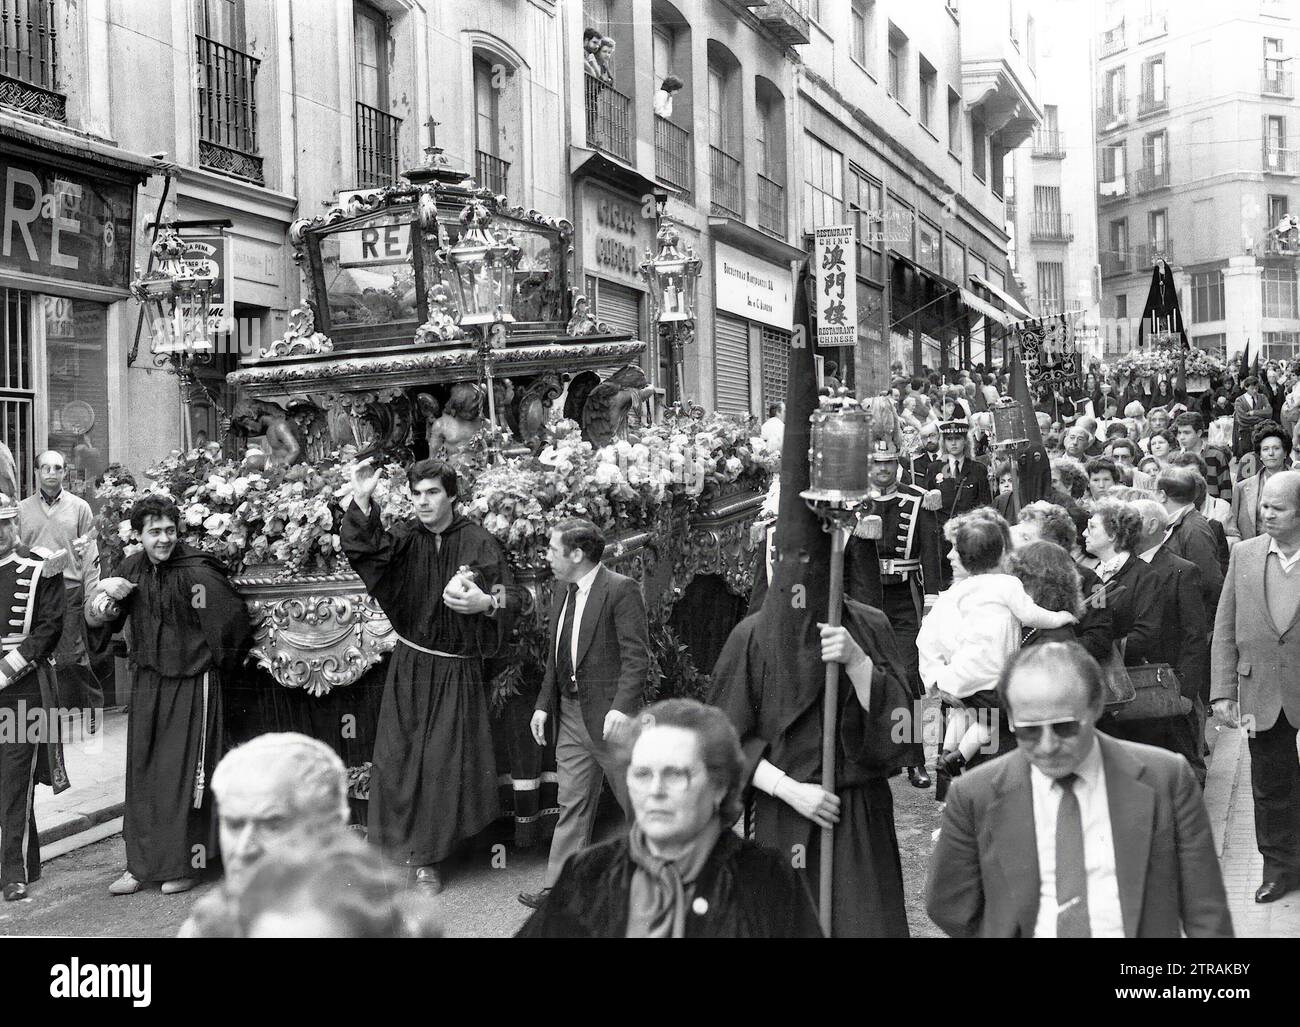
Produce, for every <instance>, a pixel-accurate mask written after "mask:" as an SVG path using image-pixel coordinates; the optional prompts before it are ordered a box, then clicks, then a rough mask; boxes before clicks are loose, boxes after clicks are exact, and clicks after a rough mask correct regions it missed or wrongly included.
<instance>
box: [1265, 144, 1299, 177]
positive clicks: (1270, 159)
mask: <svg viewBox="0 0 1300 1027" xmlns="http://www.w3.org/2000/svg"><path fill="white" fill-rule="evenodd" d="M1297 167H1300V162H1297V160H1296V151H1295V150H1286V149H1283V148H1281V147H1277V146H1270V145H1269V144H1268V143H1265V144H1264V171H1265V173H1266V174H1270V175H1294V174H1295V173H1296V169H1297Z"/></svg>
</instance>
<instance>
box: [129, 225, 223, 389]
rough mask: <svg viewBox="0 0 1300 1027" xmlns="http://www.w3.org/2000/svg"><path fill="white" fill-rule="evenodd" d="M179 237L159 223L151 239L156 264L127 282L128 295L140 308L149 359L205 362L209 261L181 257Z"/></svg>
mask: <svg viewBox="0 0 1300 1027" xmlns="http://www.w3.org/2000/svg"><path fill="white" fill-rule="evenodd" d="M184 249H185V244H184V241H183V240H182V239H181V237H180V236H179V235H178V234H177V233H176V231H175V229H171V228H165V229H163V230H162V231H160V232H159V235H158V238H157V239H156V240H154V244H153V256H154V259H155V260H156V261H157V262H158V263H157V266H156V267H155V268H154V269H153V270H151V271H149V272H148V273H147V274H139V273H137V276H136V278H135V280H134V281H132V282H131V294H132V295H133V296H135V298H136V299H137V300H139V301H140V303H141V305H142V306H143V307H144V313H145V318H146V319H147V320H148V322H149V335H150V338H151V339H152V340H153V342H152V344H151V347H150V348H151V350H152V352H153V354H154V362H155V363H156V364H159V365H160V366H161V365H164V364H167V363H175V362H177V361H182V362H184V361H191V360H197V361H199V362H205V361H207V360H210V359H211V357H212V349H213V343H212V328H211V324H210V317H211V313H212V289H213V285H214V284H215V282H216V273H217V272H216V267H215V265H213V263H212V262H211V261H209V260H194V261H190V260H185V259H184V258H183V254H184Z"/></svg>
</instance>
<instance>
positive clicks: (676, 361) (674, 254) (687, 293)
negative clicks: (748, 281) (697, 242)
mask: <svg viewBox="0 0 1300 1027" xmlns="http://www.w3.org/2000/svg"><path fill="white" fill-rule="evenodd" d="M667 205H668V196H667V195H666V194H664V193H658V194H656V196H655V210H656V214H657V217H658V220H659V230H658V232H657V233H656V236H655V242H656V243H657V245H658V246H659V252H658V253H655V254H652V253H651V252H650V251H649V250H647V251H646V254H645V260H643V261H642V262H641V277H642V278H644V279H645V282H646V286H647V287H648V290H649V294H650V313H651V320H652V321H653V323H654V325H655V332H656V338H657V339H658V340H659V343H660V344H663V343H664V342H666V343H667V345H668V346H669V350H670V355H671V357H672V361H671V362H672V366H673V369H674V374H675V375H676V378H677V380H676V382H675V390H676V396H677V402H678V404H679V405H680V406H681V407H682V409H684V410H685V409H689V408H690V404H689V403H687V402H686V347H687V346H688V345H690V342H691V340H692V339H693V338H694V337H695V291H696V286H697V285H698V283H699V278H700V272H701V270H702V268H703V262H702V261H701V260H700V258H699V257H697V256H696V255H695V250H694V248H692V247H689V246H688V247H687V248H686V249H685V250H684V251H683V250H682V248H681V233H680V232H679V231H678V230H677V226H676V225H674V224H673V223H672V222H671V221H669V220H668V218H667V217H666V216H665V215H664V211H665V210H666V209H667Z"/></svg>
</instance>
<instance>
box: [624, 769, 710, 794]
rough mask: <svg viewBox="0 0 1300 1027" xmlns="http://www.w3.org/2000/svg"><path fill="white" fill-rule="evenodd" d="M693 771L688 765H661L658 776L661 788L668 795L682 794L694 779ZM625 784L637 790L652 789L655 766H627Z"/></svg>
mask: <svg viewBox="0 0 1300 1027" xmlns="http://www.w3.org/2000/svg"><path fill="white" fill-rule="evenodd" d="M695 773H696V772H695V771H693V770H691V768H690V767H663V768H662V769H661V770H660V771H659V775H658V776H659V780H660V781H661V782H662V785H663V790H664V791H665V792H667V793H668V794H669V795H684V794H685V793H686V791H687V789H689V788H690V787H691V781H692V780H693V779H694V776H695ZM627 784H628V787H629V788H632V789H634V790H636V791H638V792H649V791H653V790H654V786H655V768H654V767H629V768H628V771H627Z"/></svg>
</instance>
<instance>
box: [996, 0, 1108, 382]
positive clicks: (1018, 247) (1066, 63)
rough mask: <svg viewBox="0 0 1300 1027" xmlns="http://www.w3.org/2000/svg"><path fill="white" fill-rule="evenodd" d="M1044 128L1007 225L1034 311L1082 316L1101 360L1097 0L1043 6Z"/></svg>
mask: <svg viewBox="0 0 1300 1027" xmlns="http://www.w3.org/2000/svg"><path fill="white" fill-rule="evenodd" d="M1033 10H1034V11H1035V12H1036V14H1037V17H1038V18H1039V19H1040V24H1039V25H1038V26H1037V27H1036V37H1037V50H1038V53H1037V71H1038V86H1039V92H1040V96H1041V98H1042V107H1043V123H1042V125H1041V126H1040V127H1039V128H1037V129H1036V130H1035V131H1034V135H1033V138H1032V139H1031V141H1030V143H1029V144H1028V145H1026V146H1021V147H1020V148H1019V149H1017V150H1016V151H1015V152H1014V154H1013V155H1012V158H1011V160H1012V164H1013V168H1014V170H1013V173H1012V174H1011V175H1010V176H1008V177H1009V179H1010V183H1011V184H1010V186H1009V188H1008V196H1007V221H1008V225H1009V231H1010V232H1011V240H1012V244H1011V249H1012V256H1013V268H1014V272H1015V275H1016V277H1017V279H1018V280H1019V282H1020V284H1021V286H1022V288H1023V290H1024V293H1025V295H1026V296H1027V297H1028V298H1029V301H1030V308H1031V310H1032V312H1033V313H1034V314H1036V315H1038V316H1040V317H1045V316H1049V315H1053V314H1060V313H1063V312H1066V311H1070V312H1077V313H1075V314H1074V316H1073V318H1072V320H1073V323H1074V324H1075V327H1076V331H1077V332H1078V334H1077V336H1076V340H1077V342H1078V344H1079V346H1080V350H1081V352H1082V353H1083V354H1084V355H1085V357H1089V358H1090V357H1096V358H1100V357H1101V355H1102V353H1101V336H1100V333H1099V331H1098V327H1099V324H1100V315H1101V308H1100V303H1099V300H1100V295H1101V294H1100V289H1099V284H1100V279H1099V276H1098V270H1099V269H1098V255H1097V213H1096V212H1097V188H1096V177H1095V166H1094V164H1093V147H1092V139H1093V115H1094V111H1093V107H1092V102H1091V95H1090V93H1089V92H1088V90H1087V88H1086V87H1085V85H1084V84H1085V83H1087V82H1089V81H1091V74H1092V49H1091V47H1090V45H1088V42H1087V41H1088V40H1090V39H1091V35H1092V28H1093V23H1094V21H1095V16H1094V9H1093V4H1092V2H1091V0H1057V2H1055V3H1051V4H1035V5H1034V7H1033Z"/></svg>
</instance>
